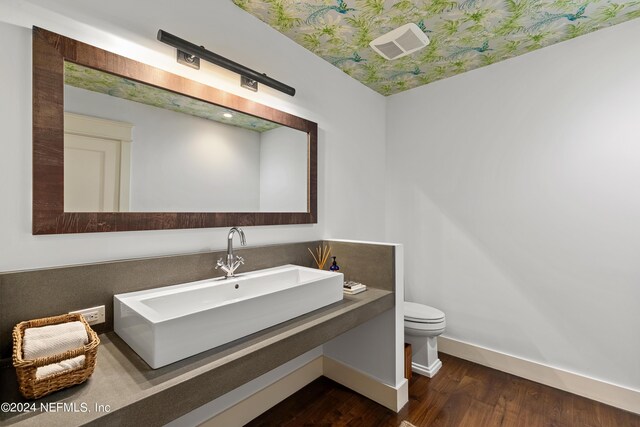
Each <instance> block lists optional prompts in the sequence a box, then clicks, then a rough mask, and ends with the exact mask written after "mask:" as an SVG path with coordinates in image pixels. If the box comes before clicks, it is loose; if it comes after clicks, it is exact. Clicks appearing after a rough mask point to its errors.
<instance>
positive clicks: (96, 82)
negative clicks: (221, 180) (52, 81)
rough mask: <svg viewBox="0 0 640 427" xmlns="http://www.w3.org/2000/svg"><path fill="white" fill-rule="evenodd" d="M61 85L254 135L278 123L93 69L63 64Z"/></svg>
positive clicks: (71, 63) (272, 127) (67, 63)
mask: <svg viewBox="0 0 640 427" xmlns="http://www.w3.org/2000/svg"><path fill="white" fill-rule="evenodd" d="M64 82H65V84H67V85H69V86H74V87H77V88H80V89H86V90H90V91H92V92H98V93H103V94H106V95H111V96H115V97H118V98H122V99H127V100H129V101H135V102H139V103H141V104H146V105H150V106H152V107H158V108H164V109H165V110H171V111H175V112H178V113H183V114H188V115H190V116H195V117H200V118H201V119H207V120H213V121H215V122H219V123H224V124H226V125H232V126H236V127H240V128H244V129H249V130H253V131H256V132H266V131H268V130H271V129H275V128H279V127H281V125H279V124H278V123H274V122H270V121H267V120H263V119H260V118H258V117H253V116H250V115H248V114H243V113H240V112H238V111H233V110H229V109H228V108H224V107H220V106H218V105H215V104H209V103H208V102H204V101H200V100H198V99H194V98H190V97H188V96H185V95H180V94H178V93H175V92H170V91H168V90H164V89H160V88H157V87H154V86H149V85H146V84H144V83H139V82H136V81H134V80H129V79H126V78H124V77H119V76H116V75H113V74H109V73H106V72H104V71H99V70H94V69H93V68H88V67H84V66H82V65H78V64H74V63H73V62H68V61H65V63H64ZM225 113H232V117H231V118H227V117H225V116H224V114H225Z"/></svg>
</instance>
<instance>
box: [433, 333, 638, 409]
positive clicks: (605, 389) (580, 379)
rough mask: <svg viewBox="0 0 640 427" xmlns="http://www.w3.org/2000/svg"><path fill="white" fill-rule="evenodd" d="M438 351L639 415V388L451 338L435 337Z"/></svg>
mask: <svg viewBox="0 0 640 427" xmlns="http://www.w3.org/2000/svg"><path fill="white" fill-rule="evenodd" d="M438 350H439V351H440V352H442V353H446V354H450V355H452V356H456V357H459V358H461V359H465V360H469V361H471V362H475V363H478V364H480V365H484V366H488V367H490V368H494V369H497V370H499V371H503V372H507V373H509V374H513V375H517V376H519V377H522V378H526V379H528V380H531V381H535V382H538V383H541V384H545V385H548V386H551V387H554V388H557V389H560V390H564V391H568V392H569V393H573V394H577V395H579V396H584V397H586V398H589V399H593V400H596V401H598V402H602V403H606V404H607V405H611V406H615V407H616V408H620V409H624V410H626V411H630V412H634V413H636V414H640V391H638V390H633V389H630V388H626V387H622V386H619V385H616V384H611V383H607V382H604V381H601V380H597V379H594V378H590V377H586V376H584V375H579V374H575V373H573V372H569V371H564V370H562V369H558V368H554V367H551V366H547V365H543V364H541V363H537V362H532V361H530V360H526V359H521V358H519V357H515V356H511V355H509V354H505V353H500V352H498V351H494V350H490V349H488V348H484V347H480V346H477V345H473V344H469V343H466V342H463V341H458V340H454V339H452V338H447V337H442V336H440V337H438Z"/></svg>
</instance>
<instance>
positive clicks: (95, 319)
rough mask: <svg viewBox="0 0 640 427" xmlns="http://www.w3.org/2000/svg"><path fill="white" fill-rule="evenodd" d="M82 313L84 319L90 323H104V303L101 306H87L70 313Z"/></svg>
mask: <svg viewBox="0 0 640 427" xmlns="http://www.w3.org/2000/svg"><path fill="white" fill-rule="evenodd" d="M73 313H80V314H82V317H84V320H86V321H87V323H88V324H90V325H97V324H98V323H104V305H101V306H99V307H92V308H85V309H82V310H76V311H70V312H69V314H73Z"/></svg>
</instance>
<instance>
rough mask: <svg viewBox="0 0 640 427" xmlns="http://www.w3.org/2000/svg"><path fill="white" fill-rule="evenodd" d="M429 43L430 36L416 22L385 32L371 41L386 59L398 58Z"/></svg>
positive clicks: (373, 46) (374, 47)
mask: <svg viewBox="0 0 640 427" xmlns="http://www.w3.org/2000/svg"><path fill="white" fill-rule="evenodd" d="M428 44H429V38H428V37H427V36H426V34H425V33H423V32H422V30H421V29H420V27H418V26H417V25H416V24H413V23H409V24H405V25H403V26H402V27H399V28H396V29H395V30H392V31H389V32H388V33H387V34H383V35H381V36H380V37H378V38H377V39H375V40H374V41H372V42H371V43H369V46H371V49H373V50H375V51H376V52H378V53H379V54H380V56H382V57H383V58H385V59H389V60H391V59H397V58H401V57H403V56H405V55H409V54H410V53H413V52H415V51H416V50H419V49H422V48H423V47H425V46H426V45H428Z"/></svg>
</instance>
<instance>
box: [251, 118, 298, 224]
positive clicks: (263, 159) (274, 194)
mask: <svg viewBox="0 0 640 427" xmlns="http://www.w3.org/2000/svg"><path fill="white" fill-rule="evenodd" d="M307 145H308V144H307V135H305V134H304V133H302V132H300V131H298V130H295V129H291V128H287V127H284V126H283V127H279V128H275V129H271V130H268V131H266V132H262V133H260V211H261V212H306V210H307V187H308V184H307V182H308V181H309V179H308V173H307V163H308V162H307V152H308V148H307Z"/></svg>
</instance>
